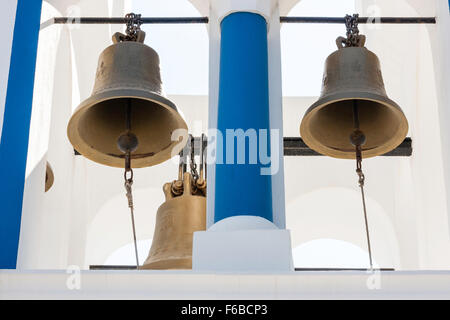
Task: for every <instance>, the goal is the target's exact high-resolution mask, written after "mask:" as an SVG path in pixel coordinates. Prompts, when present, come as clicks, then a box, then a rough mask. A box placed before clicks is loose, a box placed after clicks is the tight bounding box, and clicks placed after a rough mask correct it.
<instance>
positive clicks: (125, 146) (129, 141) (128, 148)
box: [117, 99, 139, 270]
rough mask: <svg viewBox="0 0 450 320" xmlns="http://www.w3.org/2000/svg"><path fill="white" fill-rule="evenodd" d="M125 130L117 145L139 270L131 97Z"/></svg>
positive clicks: (127, 109) (128, 101)
mask: <svg viewBox="0 0 450 320" xmlns="http://www.w3.org/2000/svg"><path fill="white" fill-rule="evenodd" d="M125 124H126V131H125V133H123V134H122V135H120V137H119V138H118V139H117V146H118V148H119V149H120V151H122V152H123V153H124V154H125V166H124V167H125V172H124V179H125V183H124V185H125V190H126V196H127V199H128V207H129V208H130V213H131V226H132V228H133V241H134V251H135V255H136V268H137V269H138V270H139V255H138V250H137V241H136V226H135V223H134V204H133V190H132V186H133V169H132V168H131V153H132V152H134V151H136V149H137V147H138V145H139V141H138V138H137V137H136V135H135V134H134V133H132V132H131V99H127V106H126V111H125Z"/></svg>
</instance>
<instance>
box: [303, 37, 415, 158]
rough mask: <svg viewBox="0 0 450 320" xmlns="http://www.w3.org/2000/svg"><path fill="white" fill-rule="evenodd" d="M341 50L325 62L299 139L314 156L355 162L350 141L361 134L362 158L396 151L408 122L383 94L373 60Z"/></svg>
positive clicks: (359, 48) (353, 49)
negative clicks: (318, 89) (316, 97)
mask: <svg viewBox="0 0 450 320" xmlns="http://www.w3.org/2000/svg"><path fill="white" fill-rule="evenodd" d="M358 37H359V38H358V40H359V41H358V43H357V45H356V46H347V47H344V46H343V45H342V42H343V41H342V40H343V38H342V37H340V38H338V40H337V43H338V47H339V49H338V50H337V51H335V52H333V53H332V54H331V55H330V56H329V57H328V58H327V60H326V63H325V72H324V76H323V85H322V93H321V96H320V98H319V100H318V101H317V102H316V103H314V104H313V105H312V106H311V107H310V108H309V109H308V110H307V111H306V113H305V115H304V117H303V120H302V123H301V126H300V135H301V137H302V138H303V140H304V141H305V143H306V144H307V145H308V146H309V147H310V148H311V149H313V150H315V151H317V152H319V153H321V154H324V155H327V156H330V157H335V158H343V159H355V146H354V145H353V144H352V143H351V141H350V138H349V137H350V135H351V134H352V133H353V131H354V129H355V121H354V120H355V119H354V115H355V110H357V115H358V116H359V119H358V121H359V123H358V125H359V129H360V130H361V131H362V132H364V135H365V138H366V140H365V143H364V144H363V146H362V150H361V151H362V157H363V158H369V157H374V156H377V155H382V154H385V153H387V152H389V151H391V150H392V149H394V148H396V147H397V146H398V145H399V144H400V143H401V142H402V141H403V139H404V138H405V137H406V134H407V133H408V121H407V119H406V117H405V115H404V114H403V111H402V110H401V108H400V107H399V106H398V105H397V104H396V103H395V102H394V101H392V100H390V99H389V98H388V96H387V94H386V90H385V88H384V83H383V78H382V75H381V69H380V63H379V60H378V57H377V56H376V55H375V54H374V53H373V52H371V51H369V50H367V49H366V48H365V47H364V42H365V37H364V36H358Z"/></svg>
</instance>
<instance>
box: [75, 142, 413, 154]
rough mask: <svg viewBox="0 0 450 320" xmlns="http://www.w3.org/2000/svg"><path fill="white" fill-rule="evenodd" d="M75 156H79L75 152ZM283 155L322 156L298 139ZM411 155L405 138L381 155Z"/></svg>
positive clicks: (197, 151)
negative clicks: (395, 146)
mask: <svg viewBox="0 0 450 320" xmlns="http://www.w3.org/2000/svg"><path fill="white" fill-rule="evenodd" d="M195 139H196V143H195V146H199V145H200V138H199V137H196V138H195ZM195 154H196V155H199V154H200V152H199V150H197V147H196V150H195ZM75 155H80V153H78V152H77V151H76V150H75ZM284 155H285V156H297V157H298V156H322V155H321V154H320V153H317V152H316V151H314V150H312V149H310V148H309V147H308V146H307V145H306V143H305V142H304V141H303V139H302V138H300V137H285V138H284ZM411 155H412V140H411V138H406V139H405V140H404V141H403V142H402V143H401V144H400V145H399V146H398V147H397V148H395V149H394V150H392V151H390V152H388V153H386V154H383V156H385V157H410V156H411Z"/></svg>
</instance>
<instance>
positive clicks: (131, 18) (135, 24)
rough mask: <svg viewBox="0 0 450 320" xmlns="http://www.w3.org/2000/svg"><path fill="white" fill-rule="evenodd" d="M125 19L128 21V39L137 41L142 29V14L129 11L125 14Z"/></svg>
mask: <svg viewBox="0 0 450 320" xmlns="http://www.w3.org/2000/svg"><path fill="white" fill-rule="evenodd" d="M125 19H126V21H127V30H126V34H127V40H128V41H137V39H138V32H139V31H141V25H142V23H143V21H142V19H141V15H140V14H135V13H128V14H126V15H125Z"/></svg>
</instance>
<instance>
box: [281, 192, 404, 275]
mask: <svg viewBox="0 0 450 320" xmlns="http://www.w3.org/2000/svg"><path fill="white" fill-rule="evenodd" d="M366 203H367V210H368V221H369V229H370V237H371V242H372V252H373V256H374V257H375V259H376V260H377V261H378V263H380V265H381V266H382V267H395V268H399V267H400V265H401V261H400V255H399V250H398V241H397V237H396V234H395V230H394V228H393V226H392V221H391V220H390V218H389V215H388V214H387V213H386V212H385V211H384V210H383V208H382V207H381V206H380V204H378V203H377V202H376V201H374V200H373V199H372V198H370V197H366ZM287 211H288V212H289V214H288V216H287V228H288V229H290V230H291V237H292V247H293V248H295V247H298V246H299V245H301V244H304V243H306V242H308V241H311V240H315V239H336V240H341V241H345V242H349V243H352V244H354V245H355V246H357V247H359V248H361V249H362V250H363V251H367V241H366V234H365V224H364V216H363V211H362V204H361V195H360V194H359V192H358V191H357V190H351V189H346V188H322V189H317V190H315V191H312V192H309V193H306V194H303V195H301V196H298V197H297V198H296V199H295V200H293V201H291V202H290V203H288V204H287Z"/></svg>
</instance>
